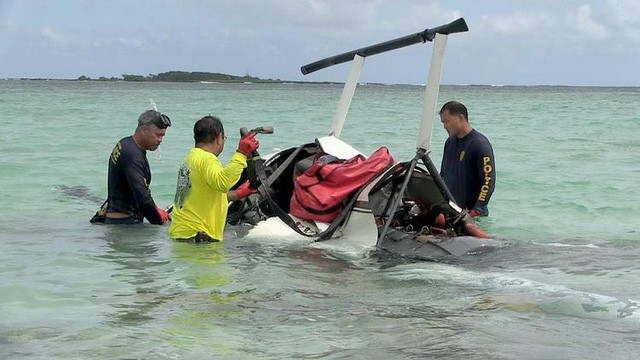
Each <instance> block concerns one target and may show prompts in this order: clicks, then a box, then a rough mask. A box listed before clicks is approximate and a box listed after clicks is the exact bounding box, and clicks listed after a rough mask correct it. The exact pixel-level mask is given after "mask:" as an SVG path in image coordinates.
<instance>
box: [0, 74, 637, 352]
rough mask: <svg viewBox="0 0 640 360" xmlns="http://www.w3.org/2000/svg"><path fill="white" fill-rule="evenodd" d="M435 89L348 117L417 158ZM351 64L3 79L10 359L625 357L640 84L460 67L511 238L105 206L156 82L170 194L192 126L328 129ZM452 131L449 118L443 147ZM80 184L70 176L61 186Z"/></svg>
mask: <svg viewBox="0 0 640 360" xmlns="http://www.w3.org/2000/svg"><path fill="white" fill-rule="evenodd" d="M422 91H423V89H422V88H420V87H412V86H374V85H368V86H362V87H360V88H359V89H358V92H357V93H356V97H355V98H354V101H353V105H352V108H351V110H350V112H349V117H348V121H347V123H346V125H345V128H344V130H343V133H342V137H343V138H344V139H345V140H347V141H349V142H350V143H351V144H353V145H354V146H355V147H356V148H359V149H360V150H362V151H363V152H365V153H371V152H372V151H374V150H375V149H376V148H377V147H378V146H380V145H386V146H388V147H389V148H390V150H391V152H392V154H394V155H395V156H396V157H398V158H400V159H403V160H409V159H410V158H411V157H412V156H413V154H414V149H415V144H416V133H417V131H418V127H419V124H418V123H419V119H420V117H421V114H422V100H423V93H422ZM340 93H341V87H340V86H337V85H293V84H281V85H257V84H227V85H224V84H177V83H153V84H150V83H121V82H104V83H102V82H67V81H0V121H1V123H2V124H3V125H4V126H3V128H2V131H1V132H0V183H1V184H2V187H1V189H0V314H1V315H0V357H2V358H65V359H68V358H88V357H98V358H171V359H173V358H189V359H191V358H203V357H208V358H212V357H213V358H224V359H231V358H238V359H246V358H434V357H440V358H477V359H486V358H498V359H527V358H530V359H539V358H581V359H601V358H616V359H625V358H628V359H632V358H635V357H636V356H635V355H636V354H637V352H638V350H640V346H638V345H637V344H638V341H637V339H638V338H639V337H640V322H639V320H640V310H637V308H638V306H640V302H638V301H640V287H639V286H638V284H639V283H638V279H639V278H640V276H639V275H640V266H639V265H638V261H637V259H638V256H639V255H640V246H639V245H640V235H639V233H638V223H639V222H638V220H637V219H638V217H640V205H639V204H640V195H638V192H637V191H636V189H635V188H636V183H637V182H638V180H639V179H640V160H639V159H640V157H639V156H638V155H640V140H638V134H639V133H640V121H639V119H640V101H638V100H639V99H640V89H638V88H574V87H481V86H445V87H443V88H442V90H441V92H440V101H439V104H441V103H443V102H444V101H446V100H450V99H457V100H460V101H462V102H464V103H465V104H466V105H467V106H468V107H469V110H470V120H471V122H472V125H473V126H474V127H476V128H477V129H478V130H480V131H481V132H483V133H484V134H485V135H487V136H488V137H489V139H490V140H491V141H492V144H493V147H494V151H495V154H496V164H497V176H498V185H497V188H496V192H495V194H494V196H493V198H492V201H491V206H490V208H491V216H490V217H489V218H487V219H484V220H483V221H482V222H481V223H480V225H481V226H482V227H483V228H484V229H486V230H487V231H489V232H490V233H491V234H493V235H494V236H495V237H497V238H500V239H504V240H505V241H506V242H507V244H508V246H507V247H506V248H504V249H501V250H499V251H497V252H495V253H492V254H488V255H484V256H475V257H474V256H470V257H467V258H463V259H457V260H451V261H445V262H419V263H410V262H404V261H399V260H398V259H388V258H380V257H378V256H376V255H375V254H369V253H368V252H360V253H357V252H356V253H354V252H350V251H346V252H345V251H341V249H321V250H318V249H311V248H308V247H305V246H304V244H302V243H300V242H298V241H295V240H294V239H276V241H274V240H273V239H269V240H268V241H266V239H265V241H261V239H247V238H244V237H243V236H239V235H238V234H240V235H241V234H243V233H245V232H246V229H244V228H233V227H231V228H229V229H227V230H228V231H227V233H226V238H227V241H225V243H223V244H222V245H208V246H191V245H186V244H175V243H172V242H171V241H170V240H169V239H168V237H167V234H166V230H167V229H166V227H155V226H151V225H145V226H140V227H136V228H114V227H107V226H92V225H90V224H89V223H88V219H89V218H90V216H91V215H92V214H93V213H94V212H95V210H96V209H97V207H98V205H99V203H100V202H101V200H100V199H102V198H104V196H105V195H106V170H107V169H106V163H107V157H108V154H109V153H110V151H111V148H112V147H113V145H114V143H115V142H116V141H117V140H118V139H120V138H121V137H124V136H127V135H130V134H131V133H132V132H133V130H134V127H135V121H136V119H137V116H138V115H139V114H140V113H141V112H142V111H143V110H145V109H146V108H147V107H148V104H149V98H153V100H155V102H156V103H157V106H158V108H159V110H161V111H162V112H165V113H167V114H169V115H170V116H171V118H172V120H173V123H174V126H172V127H171V128H170V129H169V131H168V134H167V136H166V137H165V140H164V141H163V144H162V147H161V150H160V152H159V154H160V155H161V156H160V159H158V157H159V156H158V154H155V153H150V154H149V155H150V156H149V157H150V162H151V167H152V171H153V181H152V192H153V194H154V197H155V199H156V200H157V201H158V202H159V203H160V204H167V205H168V204H169V203H170V202H171V199H172V198H173V191H174V189H175V177H176V171H177V168H178V166H179V163H180V160H181V159H182V157H183V156H184V155H185V154H186V152H187V151H188V149H189V148H190V147H191V146H192V126H193V123H194V122H195V120H197V119H199V118H200V117H202V116H203V115H206V114H209V113H211V114H214V115H218V116H220V117H221V118H222V119H223V122H224V124H225V126H226V129H227V134H228V136H229V140H228V141H227V144H228V145H227V146H228V147H229V148H227V149H226V151H225V152H224V153H223V156H222V157H223V159H228V157H229V156H230V154H231V152H232V151H233V150H234V149H235V144H236V142H237V139H238V135H237V129H238V128H240V127H241V126H247V127H255V126H259V125H270V126H273V127H274V128H275V130H276V133H275V134H274V135H267V136H263V137H261V138H260V140H261V150H262V152H263V153H266V152H268V150H270V149H273V148H276V147H278V148H283V147H288V146H293V145H297V144H299V143H301V142H309V141H313V139H314V138H315V137H317V136H322V135H325V134H326V133H327V132H328V130H329V127H330V123H331V120H332V118H333V112H334V110H335V107H336V105H337V100H338V99H339V96H340ZM444 139H445V132H444V130H443V129H442V128H441V126H440V124H436V126H435V129H434V135H433V139H432V158H433V160H434V162H435V163H436V164H439V162H440V157H441V150H442V144H443V142H444ZM78 186H82V188H76V190H78V189H80V190H86V192H85V193H77V191H76V196H73V195H72V194H70V191H67V190H65V188H64V187H78Z"/></svg>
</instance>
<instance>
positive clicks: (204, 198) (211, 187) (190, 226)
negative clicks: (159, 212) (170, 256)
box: [169, 147, 247, 241]
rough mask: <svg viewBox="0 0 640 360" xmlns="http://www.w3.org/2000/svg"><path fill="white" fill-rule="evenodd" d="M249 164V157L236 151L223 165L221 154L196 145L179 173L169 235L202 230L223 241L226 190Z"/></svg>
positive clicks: (186, 235)
mask: <svg viewBox="0 0 640 360" xmlns="http://www.w3.org/2000/svg"><path fill="white" fill-rule="evenodd" d="M246 167H247V157H246V156H244V155H243V154H241V153H235V154H234V155H233V156H232V157H231V160H230V161H229V164H227V166H226V167H224V168H223V167H222V163H221V162H220V159H218V157H217V156H216V155H214V154H212V153H210V152H208V151H205V150H203V149H200V148H197V147H194V148H193V149H191V151H189V154H187V156H186V157H185V158H184V161H183V163H182V165H181V166H180V171H179V172H178V184H177V187H176V196H175V198H174V200H173V212H172V214H171V227H170V228H169V236H170V237H171V238H173V239H188V238H190V237H193V236H195V235H196V234H197V233H198V232H199V231H202V232H205V233H206V234H207V235H209V236H210V237H212V238H214V239H217V240H220V241H222V240H223V238H222V237H223V233H224V226H225V223H226V220H227V204H228V201H227V192H228V191H229V189H230V188H231V187H232V186H233V185H234V184H235V183H236V182H238V180H239V179H240V175H241V174H242V170H243V169H244V168H246Z"/></svg>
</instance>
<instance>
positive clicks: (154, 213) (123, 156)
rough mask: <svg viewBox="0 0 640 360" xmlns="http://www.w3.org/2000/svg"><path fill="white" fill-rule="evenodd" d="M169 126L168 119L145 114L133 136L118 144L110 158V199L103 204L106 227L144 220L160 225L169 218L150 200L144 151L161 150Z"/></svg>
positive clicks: (154, 113)
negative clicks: (107, 225) (159, 147)
mask: <svg viewBox="0 0 640 360" xmlns="http://www.w3.org/2000/svg"><path fill="white" fill-rule="evenodd" d="M169 126H171V120H170V119H169V117H168V116H167V115H164V114H161V113H159V112H158V111H155V110H148V111H145V112H144V113H142V114H141V115H140V117H139V118H138V127H137V128H136V131H135V132H134V134H133V135H132V136H128V137H125V138H123V139H121V140H120V141H118V143H117V144H116V146H115V147H114V148H113V151H112V152H111V156H110V157H109V178H108V191H109V195H108V198H107V203H106V219H105V221H104V222H105V223H107V224H138V223H141V222H142V220H143V218H146V219H147V220H148V221H149V222H150V223H152V224H156V225H162V224H164V223H166V222H167V221H169V220H170V217H169V214H168V213H167V212H166V211H165V210H164V209H162V208H160V207H158V206H157V205H156V203H155V202H154V201H153V198H152V197H151V190H150V189H149V185H150V184H151V170H150V169H149V162H148V161H147V150H150V151H154V150H156V149H157V148H158V146H160V143H161V142H162V138H163V137H164V135H165V133H166V129H167V128H168V127H169Z"/></svg>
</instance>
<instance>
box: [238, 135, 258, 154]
mask: <svg viewBox="0 0 640 360" xmlns="http://www.w3.org/2000/svg"><path fill="white" fill-rule="evenodd" d="M256 134H257V133H254V132H252V133H251V134H249V135H248V136H246V137H243V138H242V139H240V142H239V143H238V150H236V151H237V152H239V153H241V154H244V155H245V156H246V157H249V156H251V153H252V152H254V151H256V150H257V149H258V147H259V146H260V143H258V140H256V139H254V138H255V137H256Z"/></svg>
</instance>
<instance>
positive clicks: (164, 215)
mask: <svg viewBox="0 0 640 360" xmlns="http://www.w3.org/2000/svg"><path fill="white" fill-rule="evenodd" d="M156 209H157V210H158V215H160V219H162V223H163V224H165V223H166V222H167V221H171V215H170V214H169V213H168V212H167V211H166V210H165V209H163V208H160V207H156Z"/></svg>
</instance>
